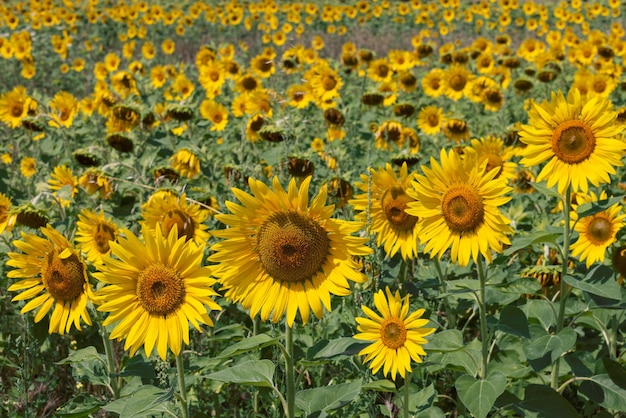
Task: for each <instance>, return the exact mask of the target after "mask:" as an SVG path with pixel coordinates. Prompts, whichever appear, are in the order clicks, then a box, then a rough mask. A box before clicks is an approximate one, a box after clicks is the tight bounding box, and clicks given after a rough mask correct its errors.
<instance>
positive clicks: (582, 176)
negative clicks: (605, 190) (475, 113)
mask: <svg viewBox="0 0 626 418" xmlns="http://www.w3.org/2000/svg"><path fill="white" fill-rule="evenodd" d="M612 106H613V104H612V103H611V101H609V100H607V99H605V98H602V97H593V98H591V99H589V100H587V101H583V100H582V99H581V95H580V92H579V91H578V89H572V90H570V91H569V93H568V95H567V98H565V97H564V96H563V93H562V92H558V93H552V100H551V101H549V102H543V103H541V104H537V103H533V105H532V109H531V110H530V111H529V113H528V116H529V124H528V125H523V126H522V130H521V131H520V133H519V135H520V140H521V141H522V142H524V143H525V144H527V145H528V146H527V147H526V149H525V151H524V152H523V158H522V160H521V163H522V164H524V165H526V166H534V165H539V164H541V163H543V162H544V161H547V160H549V161H548V163H547V164H546V165H545V166H544V167H543V169H542V170H541V172H540V173H539V175H538V176H537V181H542V180H547V182H548V187H552V186H553V185H554V184H557V183H558V191H559V193H561V194H563V193H564V192H565V190H566V189H567V188H568V187H569V186H570V184H571V185H572V188H573V191H575V192H576V191H579V190H582V191H583V192H587V190H588V184H587V183H588V182H589V183H591V184H593V185H594V186H598V185H599V183H600V182H603V183H609V182H610V181H611V180H610V178H609V174H615V169H614V167H616V166H621V165H622V162H621V158H622V156H623V154H624V150H625V149H626V144H625V143H624V142H622V141H621V140H620V139H619V138H618V136H619V135H620V133H622V132H623V131H624V129H625V128H626V126H624V125H619V124H616V123H615V119H616V117H617V113H616V112H614V111H613V110H612Z"/></svg>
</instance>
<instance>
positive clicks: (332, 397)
mask: <svg viewBox="0 0 626 418" xmlns="http://www.w3.org/2000/svg"><path fill="white" fill-rule="evenodd" d="M360 391H361V380H360V379H358V380H353V381H352V382H349V383H341V384H338V385H332V386H323V387H318V388H314V389H306V390H301V391H300V392H297V393H296V405H297V406H298V408H300V409H302V410H303V411H304V412H305V413H306V414H307V415H311V414H312V413H315V412H322V414H319V417H325V416H327V415H328V414H326V412H327V411H332V410H334V409H338V408H341V407H342V406H344V405H345V404H347V403H349V402H352V401H353V400H354V399H355V398H356V397H357V396H358V395H359V392H360Z"/></svg>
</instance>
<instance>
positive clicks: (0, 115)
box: [0, 86, 32, 128]
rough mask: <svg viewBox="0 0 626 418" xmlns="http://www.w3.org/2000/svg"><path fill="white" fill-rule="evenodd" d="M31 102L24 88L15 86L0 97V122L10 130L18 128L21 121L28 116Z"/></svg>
mask: <svg viewBox="0 0 626 418" xmlns="http://www.w3.org/2000/svg"><path fill="white" fill-rule="evenodd" d="M31 100H32V99H31V98H30V97H29V96H28V94H27V93H26V88H25V87H24V86H16V87H14V88H13V90H11V91H9V92H7V93H3V94H2V95H0V121H2V122H4V123H6V124H7V125H9V127H11V128H18V127H20V126H21V123H22V119H24V118H25V117H26V116H27V115H28V109H29V104H30V101H31Z"/></svg>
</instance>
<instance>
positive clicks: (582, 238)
mask: <svg viewBox="0 0 626 418" xmlns="http://www.w3.org/2000/svg"><path fill="white" fill-rule="evenodd" d="M606 198H607V196H606V193H605V192H602V193H601V194H600V197H598V196H596V194H595V193H593V192H591V193H590V194H589V196H586V197H583V198H582V199H581V200H579V202H580V203H586V202H597V201H598V200H605V199H606ZM576 206H578V205H576ZM624 218H626V214H624V213H623V211H622V204H621V203H619V202H618V203H616V204H614V205H612V206H610V207H609V208H607V209H605V210H603V211H601V212H598V213H594V214H593V215H590V216H585V217H583V218H579V217H578V212H576V211H575V210H573V211H572V212H571V218H570V223H571V227H573V229H574V230H575V231H577V232H578V234H579V236H578V240H577V241H576V242H575V243H573V244H572V245H571V246H570V249H571V251H572V256H573V257H579V258H580V261H586V264H587V268H589V267H591V265H592V264H593V263H595V262H596V261H604V255H605V253H606V249H607V248H608V247H610V246H611V245H613V244H614V243H615V242H616V240H617V238H616V236H617V233H618V231H619V230H620V229H621V228H622V227H623V226H624V225H626V223H625V222H624Z"/></svg>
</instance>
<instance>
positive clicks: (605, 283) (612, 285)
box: [564, 264, 622, 300]
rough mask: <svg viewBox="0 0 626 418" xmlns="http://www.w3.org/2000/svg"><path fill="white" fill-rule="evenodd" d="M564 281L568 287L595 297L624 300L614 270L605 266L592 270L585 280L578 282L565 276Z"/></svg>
mask: <svg viewBox="0 0 626 418" xmlns="http://www.w3.org/2000/svg"><path fill="white" fill-rule="evenodd" d="M564 280H565V283H567V284H568V285H570V286H572V287H575V288H577V289H580V290H584V291H585V292H589V293H593V294H594V295H598V296H602V297H604V298H607V299H613V300H621V298H622V294H621V290H620V287H619V284H617V280H615V273H614V272H613V269H611V268H610V267H609V266H605V265H603V264H599V265H597V266H596V267H594V268H592V269H591V271H589V273H588V274H587V275H586V276H585V278H584V279H583V280H578V279H577V278H575V277H574V276H569V275H567V276H565V278H564Z"/></svg>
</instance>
